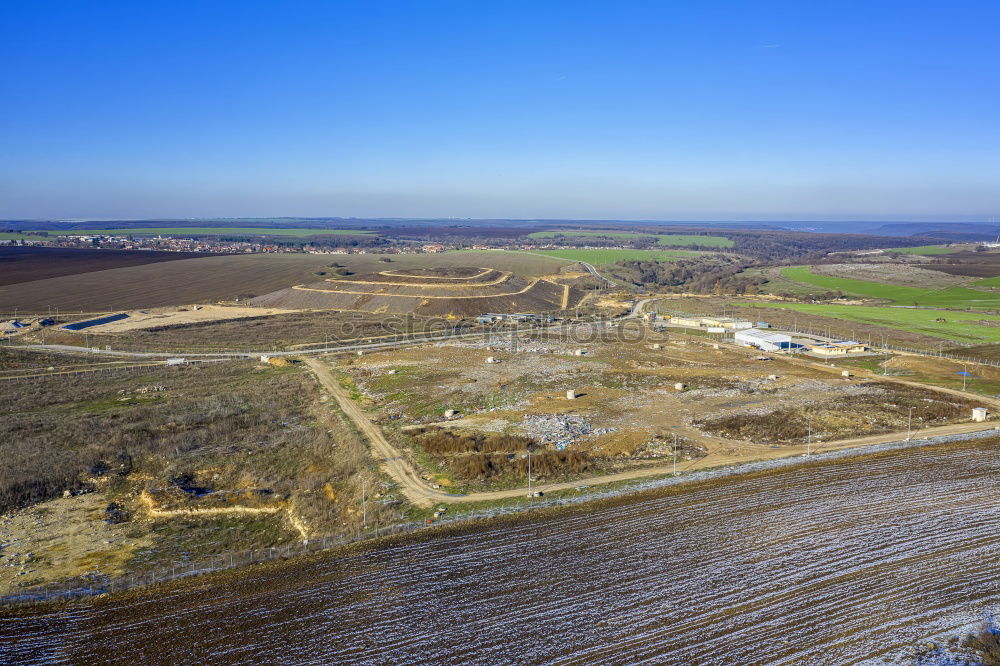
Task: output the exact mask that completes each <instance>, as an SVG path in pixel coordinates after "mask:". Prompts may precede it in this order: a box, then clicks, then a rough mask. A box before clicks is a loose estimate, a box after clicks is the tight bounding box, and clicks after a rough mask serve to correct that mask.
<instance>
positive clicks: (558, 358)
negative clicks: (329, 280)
mask: <svg viewBox="0 0 1000 666" xmlns="http://www.w3.org/2000/svg"><path fill="white" fill-rule="evenodd" d="M636 323H638V322H636ZM638 330H639V332H640V335H639V336H631V337H641V339H638V340H633V341H627V340H626V339H625V338H626V337H629V336H627V335H623V334H621V329H614V328H610V329H603V328H599V327H597V326H595V327H593V329H589V328H588V327H579V328H577V329H574V331H573V335H572V339H571V337H570V335H569V334H568V333H565V332H563V333H560V332H551V331H550V332H542V331H536V332H533V333H526V334H523V335H521V336H512V335H509V334H508V335H503V334H498V335H496V336H494V337H493V338H487V339H480V340H466V341H455V342H449V343H440V344H436V345H433V346H425V347H417V348H411V349H405V350H395V351H391V352H374V353H365V354H364V355H360V356H347V355H345V356H342V357H341V358H340V359H339V360H338V363H337V368H338V370H340V371H342V372H343V373H344V374H345V376H346V377H345V379H346V380H348V381H349V382H351V383H353V384H354V385H356V388H357V392H356V394H355V395H356V396H357V397H358V399H359V400H361V402H362V404H363V405H364V406H365V407H367V408H368V412H369V414H370V416H371V417H372V419H373V420H375V421H376V422H377V423H378V424H379V425H380V426H381V427H382V428H383V429H384V430H385V431H386V432H387V433H389V434H390V435H391V436H393V437H395V438H396V440H397V442H398V443H399V444H400V447H399V448H400V449H401V450H403V451H406V452H407V454H408V455H409V456H410V457H411V459H412V460H411V462H414V463H415V464H416V465H417V466H419V467H422V468H423V469H424V470H425V471H426V472H427V474H426V475H425V478H428V479H429V480H430V481H432V482H434V483H435V484H437V485H440V486H441V487H449V489H450V490H454V491H465V490H478V489H486V488H498V487H510V486H515V485H523V484H524V482H525V474H526V464H527V461H526V460H525V458H526V457H527V453H526V452H527V450H529V449H530V450H531V451H532V455H533V456H535V457H536V462H535V463H534V464H535V465H536V467H535V470H534V471H533V472H532V477H533V478H535V479H537V480H538V481H539V482H544V481H557V480H566V479H571V478H574V476H581V475H583V476H585V475H592V474H601V473H612V472H620V471H622V470H628V469H642V468H644V467H653V466H656V467H659V466H662V465H664V464H674V463H675V461H676V465H677V468H678V469H679V470H685V469H694V468H698V467H711V466H717V465H725V464H733V463H736V462H746V461H748V460H755V459H762V458H770V457H777V456H785V455H789V454H794V453H796V452H797V449H798V448H802V449H803V452H805V451H806V449H809V450H816V451H818V450H821V449H823V448H829V447H836V446H837V444H838V442H842V441H845V440H847V439H848V438H859V437H864V436H869V435H876V434H879V433H889V432H894V433H899V432H901V431H903V432H905V431H906V430H907V428H908V427H912V428H914V429H918V428H925V427H931V426H942V425H946V424H952V423H960V422H970V421H972V419H973V409H974V408H975V407H977V406H978V404H979V403H977V404H976V405H973V404H972V403H971V402H969V401H968V400H967V398H966V397H964V396H961V395H958V394H954V393H949V392H947V391H944V390H937V389H934V388H930V387H926V386H917V385H913V384H909V383H906V382H901V381H893V378H886V377H874V376H868V375H866V376H857V375H856V374H855V373H854V371H853V370H848V369H843V368H839V367H837V366H836V365H835V364H832V363H829V362H820V361H818V360H813V359H807V358H797V357H793V356H784V355H781V354H771V355H763V354H761V352H760V350H759V349H756V348H752V347H746V346H740V345H736V344H731V343H725V342H716V341H713V340H711V339H708V338H705V337H700V336H696V335H690V334H684V333H676V332H666V331H665V330H660V331H657V330H655V329H653V328H651V327H648V326H643V327H641V328H639V329H638ZM581 340H586V341H581Z"/></svg>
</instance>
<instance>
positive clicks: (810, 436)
mask: <svg viewBox="0 0 1000 666" xmlns="http://www.w3.org/2000/svg"><path fill="white" fill-rule="evenodd" d="M806 428H807V432H808V434H807V435H806V455H807V456H811V455H812V441H813V423H812V418H811V417H810V419H809V423H808V425H807V426H806Z"/></svg>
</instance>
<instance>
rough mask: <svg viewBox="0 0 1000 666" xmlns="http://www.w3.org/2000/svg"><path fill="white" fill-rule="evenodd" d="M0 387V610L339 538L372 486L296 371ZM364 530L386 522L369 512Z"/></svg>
mask: <svg viewBox="0 0 1000 666" xmlns="http://www.w3.org/2000/svg"><path fill="white" fill-rule="evenodd" d="M17 353H18V352H17V351H16V350H13V351H8V350H5V349H0V365H2V366H9V365H12V364H16V365H23V362H24V359H23V358H22V357H21V356H17ZM11 354H14V355H15V356H14V358H13V359H11V360H10V361H8V360H7V357H8V355H11ZM22 354H23V353H22ZM68 358H70V359H72V358H73V357H68ZM39 360H43V361H44V362H49V361H48V359H39ZM63 362H64V363H65V362H66V361H63ZM0 388H2V391H0V414H2V418H0V424H2V425H0V455H2V456H3V459H4V460H5V464H4V466H3V468H2V472H0V511H3V512H4V521H3V524H2V525H0V541H2V542H3V543H4V549H3V551H2V553H0V558H2V561H3V564H4V566H2V567H0V595H5V594H9V593H11V592H14V591H16V590H17V589H21V588H25V587H31V586H33V585H39V584H45V583H47V582H53V581H57V580H60V579H65V578H72V577H74V576H83V575H89V574H99V575H122V574H125V573H130V572H132V573H134V572H142V571H144V570H146V569H149V568H156V567H162V566H163V565H164V564H165V563H166V564H167V565H168V566H169V564H170V562H171V561H176V562H183V561H189V560H191V559H192V558H195V559H198V558H205V557H208V556H210V555H212V554H217V553H225V552H228V551H229V550H232V549H238V548H252V547H270V546H274V545H278V544H282V543H289V542H292V541H295V540H299V539H302V538H303V537H307V536H308V535H310V534H342V533H349V532H351V531H352V530H355V529H357V525H358V521H359V520H360V517H359V516H358V515H356V514H357V508H356V507H357V502H356V501H355V499H356V498H355V496H356V495H357V494H358V493H359V492H360V483H361V481H362V479H365V480H366V482H367V483H368V484H369V485H368V487H369V488H379V487H380V483H381V481H380V479H379V478H378V476H377V474H375V473H374V472H370V471H369V470H370V469H372V461H371V458H370V457H369V454H368V452H367V450H366V449H365V448H364V446H363V443H362V442H361V440H360V439H359V438H358V437H357V435H355V433H354V431H353V430H352V429H351V428H350V427H349V426H348V425H347V424H346V423H345V422H344V421H342V420H341V418H340V416H339V413H338V412H336V411H335V410H331V409H330V408H329V407H328V406H327V405H325V404H324V402H325V398H324V397H323V395H322V392H321V390H320V389H319V386H318V384H317V383H316V381H315V378H314V376H313V375H312V374H311V373H309V372H307V371H306V370H304V369H302V368H301V367H298V366H295V365H288V364H287V363H286V364H285V365H284V366H274V365H258V364H256V363H254V362H226V363H215V364H204V365H185V366H178V367H167V366H159V367H137V368H133V369H131V370H125V369H120V368H119V369H109V370H107V371H105V372H97V373H94V372H89V373H86V374H67V375H58V376H50V377H41V378H38V379H31V380H24V379H21V380H9V379H4V380H2V383H0ZM385 492H388V491H385ZM378 515H383V516H384V518H385V519H387V520H389V519H392V518H394V517H398V514H397V513H393V510H392V509H391V507H390V506H389V505H382V504H380V505H378V506H375V507H373V508H372V509H370V510H369V517H371V516H378Z"/></svg>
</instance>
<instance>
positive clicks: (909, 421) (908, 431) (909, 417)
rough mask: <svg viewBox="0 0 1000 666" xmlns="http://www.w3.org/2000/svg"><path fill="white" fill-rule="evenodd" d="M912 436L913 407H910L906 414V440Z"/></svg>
mask: <svg viewBox="0 0 1000 666" xmlns="http://www.w3.org/2000/svg"><path fill="white" fill-rule="evenodd" d="M912 437H913V407H910V413H909V414H907V415H906V441H910V439H911V438H912Z"/></svg>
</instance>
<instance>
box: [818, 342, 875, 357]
mask: <svg viewBox="0 0 1000 666" xmlns="http://www.w3.org/2000/svg"><path fill="white" fill-rule="evenodd" d="M809 351H810V352H812V353H813V354H816V355H818V356H847V355H849V354H863V353H864V352H866V351H868V347H866V346H865V345H863V344H861V343H860V342H852V341H846V342H824V343H823V344H819V345H809Z"/></svg>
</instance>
